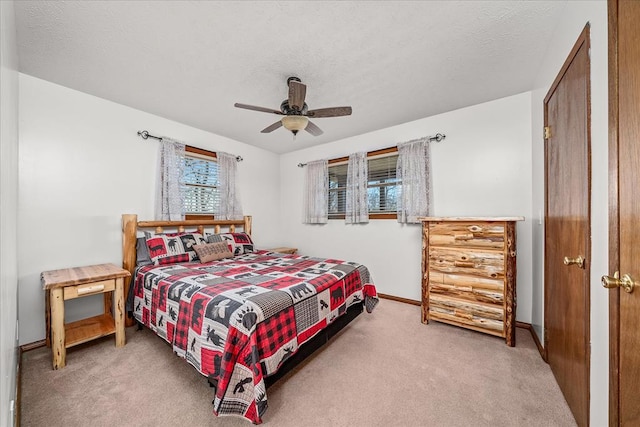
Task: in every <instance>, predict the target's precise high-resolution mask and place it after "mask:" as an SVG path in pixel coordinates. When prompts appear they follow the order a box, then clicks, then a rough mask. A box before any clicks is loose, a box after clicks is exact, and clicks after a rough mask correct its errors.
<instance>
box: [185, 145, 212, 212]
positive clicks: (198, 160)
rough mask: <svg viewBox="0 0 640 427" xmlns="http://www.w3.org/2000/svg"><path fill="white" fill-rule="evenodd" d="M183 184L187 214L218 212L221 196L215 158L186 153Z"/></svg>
mask: <svg viewBox="0 0 640 427" xmlns="http://www.w3.org/2000/svg"><path fill="white" fill-rule="evenodd" d="M183 182H184V210H185V214H187V215H202V214H208V215H211V214H213V213H214V212H215V211H216V209H217V207H218V203H219V201H220V194H219V192H218V162H217V161H216V159H215V157H211V156H205V155H202V154H197V153H192V152H186V153H185V158H184V180H183Z"/></svg>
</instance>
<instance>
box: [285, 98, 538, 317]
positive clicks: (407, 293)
mask: <svg viewBox="0 0 640 427" xmlns="http://www.w3.org/2000/svg"><path fill="white" fill-rule="evenodd" d="M530 117H531V97H530V94H529V93H524V94H519V95H515V96H511V97H508V98H503V99H499V100H496V101H492V102H487V103H484V104H480V105H475V106H472V107H467V108H463V109H460V110H456V111H451V112H448V113H444V114H440V115H437V116H433V117H428V118H425V119H420V120H416V121H413V122H409V123H405V124H402V125H399V126H394V127H390V128H386V129H382V130H379V131H375V132H371V133H367V134H364V135H359V136H355V137H352V138H347V139H343V140H340V141H336V142H333V143H329V144H324V145H322V146H319V147H312V148H308V149H305V150H299V151H296V152H293V153H289V154H283V155H282V156H281V158H280V171H281V176H280V185H281V193H280V194H281V205H282V220H281V221H282V228H283V230H286V232H284V234H286V237H287V238H288V240H287V241H286V242H284V243H286V244H287V245H290V246H294V247H298V248H299V249H300V251H299V252H300V253H302V254H309V255H317V256H332V257H338V258H343V259H348V260H352V261H358V262H361V263H363V264H365V265H366V266H367V267H369V269H370V270H371V273H372V275H373V279H374V281H375V283H376V286H377V288H378V292H381V293H385V294H389V295H394V296H399V297H403V298H410V299H414V300H419V299H420V286H421V281H420V275H421V247H422V238H421V228H420V226H419V225H400V224H398V223H397V222H396V221H395V220H371V221H370V223H369V224H364V225H363V224H359V225H346V224H345V223H344V220H330V221H329V224H326V225H308V224H302V200H303V185H304V174H305V169H304V168H299V167H297V164H298V163H300V162H303V163H304V162H307V161H311V160H317V159H321V158H335V157H341V156H344V155H348V154H350V153H353V152H356V151H361V150H367V151H371V150H375V149H379V148H385V147H390V146H393V145H395V144H396V143H398V142H402V141H407V140H410V139H414V138H418V137H421V136H425V135H433V134H435V133H437V132H441V133H445V134H446V135H447V138H446V139H445V140H444V141H443V142H441V143H434V144H433V145H432V151H431V153H432V162H433V182H434V211H433V214H434V215H437V216H463V215H464V216H471V215H484V216H491V215H493V216H498V215H509V216H524V217H525V218H526V221H525V222H520V223H518V230H517V232H518V236H517V238H518V288H517V292H518V310H517V319H518V320H520V321H523V322H530V321H531V225H530V220H531V161H530V152H531V126H530V120H531V119H530ZM416 321H419V319H416Z"/></svg>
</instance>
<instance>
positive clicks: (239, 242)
mask: <svg viewBox="0 0 640 427" xmlns="http://www.w3.org/2000/svg"><path fill="white" fill-rule="evenodd" d="M207 242H209V243H215V242H225V243H226V244H227V246H229V250H230V251H231V252H233V255H242V254H248V253H251V252H254V251H255V249H254V247H253V241H252V240H251V237H250V236H249V235H248V234H247V233H221V234H211V235H209V236H208V237H207Z"/></svg>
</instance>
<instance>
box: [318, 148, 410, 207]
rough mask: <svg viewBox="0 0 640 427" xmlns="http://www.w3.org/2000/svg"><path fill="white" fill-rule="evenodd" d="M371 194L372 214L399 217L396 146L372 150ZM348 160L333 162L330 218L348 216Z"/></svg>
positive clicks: (368, 186) (369, 178) (370, 158)
mask: <svg viewBox="0 0 640 427" xmlns="http://www.w3.org/2000/svg"><path fill="white" fill-rule="evenodd" d="M367 156H368V164H367V167H368V170H369V171H368V179H367V195H368V204H369V217H370V218H373V219H376V218H377V219H382V218H390V219H395V218H396V217H397V215H396V211H397V208H398V200H397V196H398V185H399V184H400V183H399V182H398V180H397V178H396V164H397V162H398V151H397V149H396V148H395V147H392V148H388V149H384V150H378V151H372V152H370V153H368V155H367ZM347 160H348V159H345V158H340V159H334V160H330V161H329V219H344V216H345V211H346V195H347Z"/></svg>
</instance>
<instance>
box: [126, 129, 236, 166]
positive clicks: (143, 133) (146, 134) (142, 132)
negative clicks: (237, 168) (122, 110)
mask: <svg viewBox="0 0 640 427" xmlns="http://www.w3.org/2000/svg"><path fill="white" fill-rule="evenodd" d="M138 136H139V137H140V138H142V139H148V138H153V139H157V140H158V141H162V137H160V136H153V135H151V134H150V133H149V132H147V131H146V130H139V131H138ZM243 160H244V159H243V158H242V156H236V161H238V162H241V161H243Z"/></svg>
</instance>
